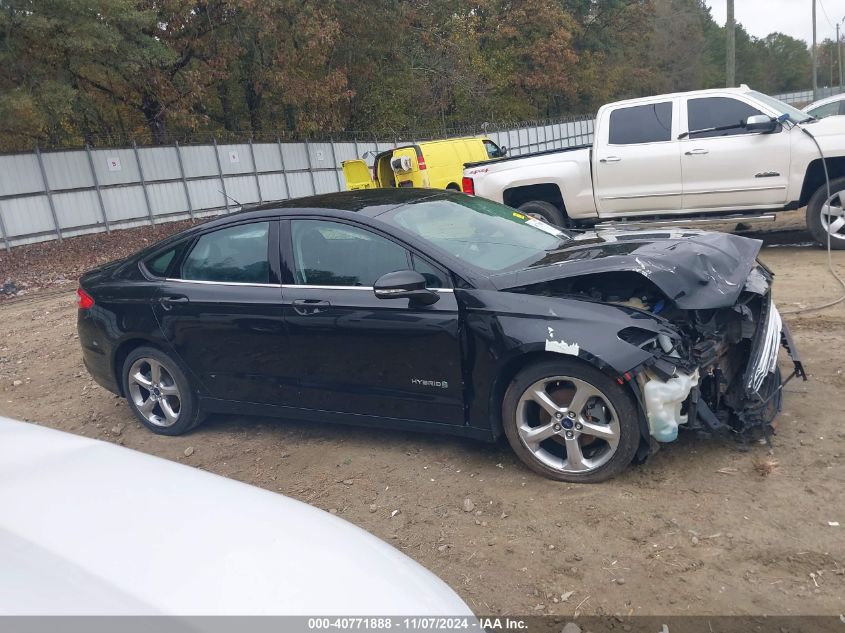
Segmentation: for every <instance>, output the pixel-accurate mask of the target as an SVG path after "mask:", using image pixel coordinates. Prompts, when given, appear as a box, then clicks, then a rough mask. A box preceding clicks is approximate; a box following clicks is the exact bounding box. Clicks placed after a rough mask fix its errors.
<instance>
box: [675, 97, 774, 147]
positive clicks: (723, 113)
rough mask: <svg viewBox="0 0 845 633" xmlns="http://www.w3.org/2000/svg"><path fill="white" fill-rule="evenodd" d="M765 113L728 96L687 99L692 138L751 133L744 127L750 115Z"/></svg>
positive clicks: (690, 135)
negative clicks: (714, 129)
mask: <svg viewBox="0 0 845 633" xmlns="http://www.w3.org/2000/svg"><path fill="white" fill-rule="evenodd" d="M757 114H763V113H762V112H760V110H758V109H757V108H755V107H753V106H750V105H748V104H747V103H745V102H743V101H739V100H737V99H730V98H728V97H706V98H704V99H690V100H689V101H687V115H688V116H687V120H688V122H689V131H690V134H689V137H690V138H711V137H714V136H735V135H737V134H749V131H748V130H746V129H745V128H744V127H741V126H742V125H744V124H745V121H746V120H747V119H748V117H750V116H755V115H757ZM729 125H736V126H737V127H735V128H733V129H730V130H717V131H713V132H696V131H695V130H706V129H709V128H714V127H727V126H729Z"/></svg>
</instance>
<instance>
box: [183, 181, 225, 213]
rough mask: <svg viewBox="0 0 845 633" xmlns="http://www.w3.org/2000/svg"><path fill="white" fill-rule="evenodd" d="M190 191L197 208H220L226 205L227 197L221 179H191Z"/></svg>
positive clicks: (189, 183)
mask: <svg viewBox="0 0 845 633" xmlns="http://www.w3.org/2000/svg"><path fill="white" fill-rule="evenodd" d="M188 192H189V193H190V195H191V202H192V203H193V205H194V208H195V209H220V208H223V207H225V206H226V198H225V196H224V195H223V193H222V191H221V189H220V181H219V180H217V179H216V178H214V179H209V180H190V181H188Z"/></svg>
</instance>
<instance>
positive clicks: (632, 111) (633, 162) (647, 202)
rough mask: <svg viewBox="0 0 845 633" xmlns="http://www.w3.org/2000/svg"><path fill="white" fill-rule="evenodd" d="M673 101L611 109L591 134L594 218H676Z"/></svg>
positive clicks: (677, 193)
mask: <svg viewBox="0 0 845 633" xmlns="http://www.w3.org/2000/svg"><path fill="white" fill-rule="evenodd" d="M677 107H678V106H677V100H676V99H668V100H667V99H664V100H657V101H655V102H654V103H648V104H644V105H634V106H618V107H614V108H613V109H612V110H610V111H609V112H608V113H606V114H605V115H602V117H601V120H602V121H606V122H607V123H606V124H603V125H602V126H601V128H600V129H599V130H597V132H596V143H595V149H594V150H593V162H594V166H595V167H594V169H595V171H594V173H595V198H596V207H597V208H598V212H599V217H602V218H605V217H607V218H611V217H624V216H635V215H657V214H662V213H677V212H679V211H680V210H681V201H682V196H681V194H682V186H681V161H680V146H679V141H678V139H677V136H678V134H677V120H678V116H677V111H676V110H677Z"/></svg>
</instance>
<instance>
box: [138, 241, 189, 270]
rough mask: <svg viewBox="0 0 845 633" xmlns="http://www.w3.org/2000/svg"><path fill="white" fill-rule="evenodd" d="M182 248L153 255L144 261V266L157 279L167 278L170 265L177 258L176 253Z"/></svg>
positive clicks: (177, 247) (176, 247)
mask: <svg viewBox="0 0 845 633" xmlns="http://www.w3.org/2000/svg"><path fill="white" fill-rule="evenodd" d="M180 246H181V245H180ZM180 246H174V247H173V248H171V249H170V250H167V251H164V252H163V253H159V254H158V255H153V256H152V257H150V258H149V259H147V260H146V261H144V266H145V267H146V269H147V270H148V271H150V273H151V274H153V275H155V276H156V277H165V276H166V275H167V269H168V268H170V263H171V262H172V261H173V258H174V257H175V256H176V251H177V250H178V249H179V248H180Z"/></svg>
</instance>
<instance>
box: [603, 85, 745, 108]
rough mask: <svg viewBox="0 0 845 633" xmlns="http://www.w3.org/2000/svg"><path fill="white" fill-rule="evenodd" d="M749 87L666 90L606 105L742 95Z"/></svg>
mask: <svg viewBox="0 0 845 633" xmlns="http://www.w3.org/2000/svg"><path fill="white" fill-rule="evenodd" d="M751 91H752V90H751V88H749V87H748V86H746V85H745V84H743V85H741V86H739V87H738V88H707V89H705V90H688V91H685V92H668V93H665V94H659V95H649V96H647V97H635V98H633V99H624V100H622V101H614V102H613V103H608V104H607V105H606V106H602V107H608V106H617V105H629V104H634V103H642V102H644V101H652V100H654V99H674V98H676V97H707V96H719V95H723V94H737V95H743V94H748V93H749V92H751Z"/></svg>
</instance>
